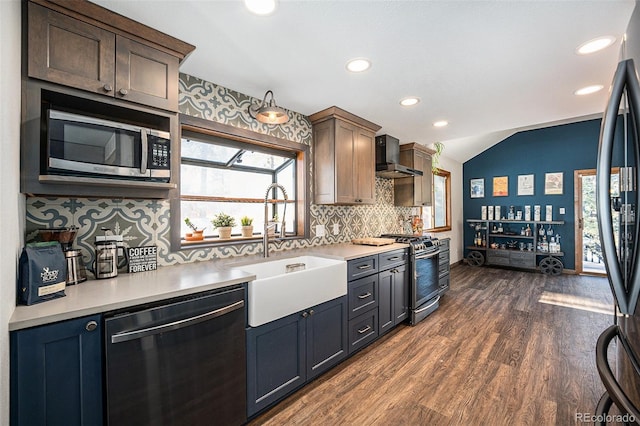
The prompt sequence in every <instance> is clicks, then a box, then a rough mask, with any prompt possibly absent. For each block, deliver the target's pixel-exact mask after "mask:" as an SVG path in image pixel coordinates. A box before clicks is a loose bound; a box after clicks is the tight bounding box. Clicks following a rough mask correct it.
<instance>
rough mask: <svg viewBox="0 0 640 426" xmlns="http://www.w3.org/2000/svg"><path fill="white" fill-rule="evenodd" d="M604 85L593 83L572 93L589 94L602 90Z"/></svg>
mask: <svg viewBox="0 0 640 426" xmlns="http://www.w3.org/2000/svg"><path fill="white" fill-rule="evenodd" d="M603 88H604V86H603V85H602V84H594V85H593V86H587V87H583V88H582V89H578V90H576V91H575V92H573V94H574V95H578V96H582V95H590V94H592V93H596V92H599V91H600V90H602V89H603Z"/></svg>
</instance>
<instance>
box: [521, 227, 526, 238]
mask: <svg viewBox="0 0 640 426" xmlns="http://www.w3.org/2000/svg"><path fill="white" fill-rule="evenodd" d="M525 234H526V231H525V229H524V226H523V227H522V228H520V235H523V236H524V235H525Z"/></svg>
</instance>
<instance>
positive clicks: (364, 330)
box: [358, 325, 371, 334]
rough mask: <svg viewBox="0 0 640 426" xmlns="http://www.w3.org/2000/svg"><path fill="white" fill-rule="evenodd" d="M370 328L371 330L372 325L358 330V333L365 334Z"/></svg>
mask: <svg viewBox="0 0 640 426" xmlns="http://www.w3.org/2000/svg"><path fill="white" fill-rule="evenodd" d="M369 330H371V326H370V325H368V326H366V327H365V328H362V329H360V330H358V334H364V333H366V332H367V331H369Z"/></svg>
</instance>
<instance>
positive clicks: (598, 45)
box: [576, 36, 616, 55]
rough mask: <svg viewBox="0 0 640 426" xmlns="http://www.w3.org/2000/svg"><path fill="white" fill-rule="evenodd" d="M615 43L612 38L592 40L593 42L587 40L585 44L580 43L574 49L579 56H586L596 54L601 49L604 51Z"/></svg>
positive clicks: (605, 37) (614, 39)
mask: <svg viewBox="0 0 640 426" xmlns="http://www.w3.org/2000/svg"><path fill="white" fill-rule="evenodd" d="M615 41H616V38H615V37H613V36H604V37H598V38H594V39H593V40H589V41H587V42H585V43H582V44H581V45H580V46H578V48H577V49H576V53H578V54H579V55H588V54H590V53H594V52H597V51H599V50H602V49H606V48H607V47H609V46H611V45H612V44H613V43H614V42H615Z"/></svg>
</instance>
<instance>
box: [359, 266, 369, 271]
mask: <svg viewBox="0 0 640 426" xmlns="http://www.w3.org/2000/svg"><path fill="white" fill-rule="evenodd" d="M369 268H371V265H362V266H358V269H360V270H364V269H369Z"/></svg>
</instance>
